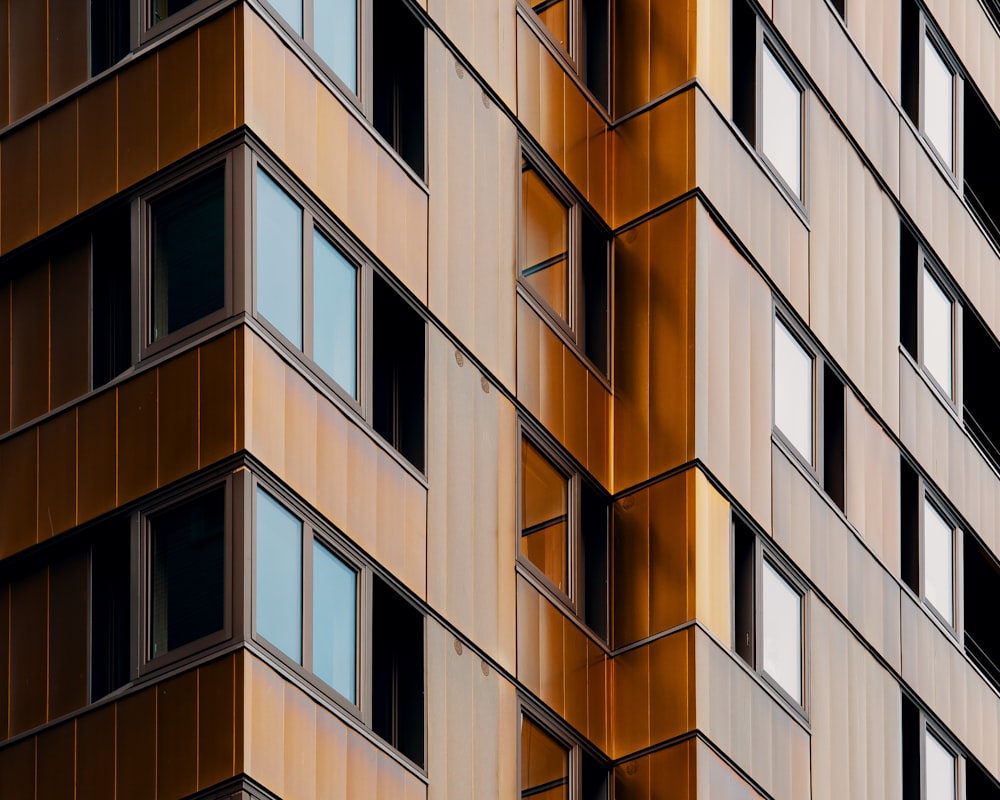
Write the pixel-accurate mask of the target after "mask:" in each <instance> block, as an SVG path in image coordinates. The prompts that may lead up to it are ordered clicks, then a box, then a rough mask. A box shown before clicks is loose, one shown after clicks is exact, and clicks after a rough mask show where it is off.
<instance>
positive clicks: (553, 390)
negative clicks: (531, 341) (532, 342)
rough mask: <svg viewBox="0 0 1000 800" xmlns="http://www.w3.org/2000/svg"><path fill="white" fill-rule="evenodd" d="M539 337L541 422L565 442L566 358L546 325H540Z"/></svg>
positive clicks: (559, 344) (564, 347)
mask: <svg viewBox="0 0 1000 800" xmlns="http://www.w3.org/2000/svg"><path fill="white" fill-rule="evenodd" d="M540 331H541V332H540V335H539V341H538V344H539V347H538V372H539V382H540V384H541V398H540V399H541V402H540V406H541V420H542V424H543V425H544V426H545V427H546V428H548V429H549V430H550V431H552V434H553V435H554V436H555V437H556V438H557V439H559V440H560V441H564V440H565V434H566V420H565V418H564V417H563V396H564V393H565V389H564V387H563V357H564V356H568V354H567V353H566V345H564V344H563V343H562V341H561V340H560V339H559V337H558V336H556V335H555V334H554V333H553V332H552V329H551V328H549V326H548V325H544V324H543V325H542V326H541V329H540Z"/></svg>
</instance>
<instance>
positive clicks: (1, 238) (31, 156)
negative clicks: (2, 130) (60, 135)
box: [0, 121, 38, 253]
mask: <svg viewBox="0 0 1000 800" xmlns="http://www.w3.org/2000/svg"><path fill="white" fill-rule="evenodd" d="M0 159H2V160H0V167H2V168H0V192H2V193H3V196H4V197H16V198H17V199H18V201H17V202H16V203H9V202H8V203H4V204H3V205H2V206H0V250H2V251H3V252H5V253H6V252H8V251H10V250H13V249H14V248H15V247H17V246H18V245H19V244H23V243H24V242H26V241H28V240H29V239H32V238H34V237H35V236H37V235H38V122H37V121H35V122H32V123H29V124H28V125H24V126H21V127H19V128H17V129H16V130H15V131H13V132H12V133H10V134H9V135H8V136H6V137H4V139H3V142H2V144H0Z"/></svg>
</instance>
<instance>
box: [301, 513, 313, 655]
mask: <svg viewBox="0 0 1000 800" xmlns="http://www.w3.org/2000/svg"><path fill="white" fill-rule="evenodd" d="M313 536H314V534H313V529H312V527H311V526H310V525H308V524H307V523H303V524H302V666H303V667H305V668H306V669H307V670H309V671H310V672H313V671H314V670H313Z"/></svg>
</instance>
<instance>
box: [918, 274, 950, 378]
mask: <svg viewBox="0 0 1000 800" xmlns="http://www.w3.org/2000/svg"><path fill="white" fill-rule="evenodd" d="M923 272H924V280H923V292H924V308H923V334H924V341H923V346H924V366H925V367H927V369H928V371H929V372H930V373H931V375H933V376H934V380H936V381H937V382H938V385H939V386H940V387H941V388H942V389H944V390H945V392H947V394H948V396H949V397H951V372H952V370H951V350H952V346H951V331H952V324H951V300H950V299H949V298H948V295H946V294H945V293H944V289H942V288H941V284H939V283H938V282H937V280H936V279H935V278H934V276H933V275H932V274H931V272H930V271H929V270H928V269H927V267H924V270H923Z"/></svg>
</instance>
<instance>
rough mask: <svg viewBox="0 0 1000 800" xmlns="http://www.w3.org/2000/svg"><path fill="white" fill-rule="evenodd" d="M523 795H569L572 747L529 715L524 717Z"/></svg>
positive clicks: (552, 798) (547, 797)
mask: <svg viewBox="0 0 1000 800" xmlns="http://www.w3.org/2000/svg"><path fill="white" fill-rule="evenodd" d="M521 797H544V798H545V800H556V799H557V798H562V799H563V800H565V798H568V797H569V750H568V749H567V748H566V747H564V746H563V745H562V744H560V743H559V742H558V741H556V740H555V739H553V738H552V737H551V736H550V735H549V734H548V733H546V732H545V731H544V730H543V729H542V728H541V727H539V726H538V725H536V724H535V723H534V722H532V721H531V720H530V719H528V718H527V717H522V719H521Z"/></svg>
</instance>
